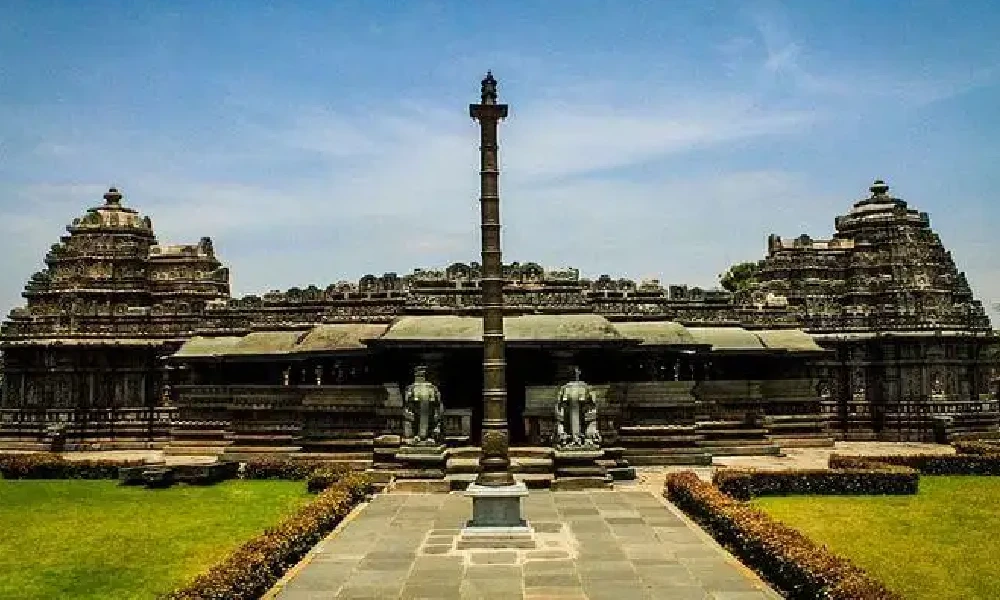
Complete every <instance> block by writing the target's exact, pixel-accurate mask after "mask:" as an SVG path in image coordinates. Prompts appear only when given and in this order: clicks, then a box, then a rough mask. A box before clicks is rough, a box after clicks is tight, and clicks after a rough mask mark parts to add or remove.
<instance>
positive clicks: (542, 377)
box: [507, 348, 555, 446]
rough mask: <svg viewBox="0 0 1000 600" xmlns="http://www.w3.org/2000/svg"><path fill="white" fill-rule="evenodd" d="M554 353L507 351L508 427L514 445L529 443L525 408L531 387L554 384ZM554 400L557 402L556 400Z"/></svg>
mask: <svg viewBox="0 0 1000 600" xmlns="http://www.w3.org/2000/svg"><path fill="white" fill-rule="evenodd" d="M554 368H555V367H554V366H553V361H552V356H551V354H550V353H548V352H545V351H542V350H539V349H537V348H515V349H510V348H508V350H507V426H508V428H509V429H510V444H511V445H512V446H517V445H521V446H523V445H525V444H528V442H529V441H528V435H527V433H528V432H527V424H526V423H525V409H526V407H527V398H526V394H525V392H526V390H525V388H527V387H528V386H538V385H552V384H553V381H552V374H553V372H554ZM553 400H554V399H553Z"/></svg>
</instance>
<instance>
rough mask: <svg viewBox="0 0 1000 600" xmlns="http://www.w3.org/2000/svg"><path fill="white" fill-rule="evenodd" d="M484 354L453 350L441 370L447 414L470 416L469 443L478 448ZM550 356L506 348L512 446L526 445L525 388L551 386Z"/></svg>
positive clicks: (440, 378) (508, 409)
mask: <svg viewBox="0 0 1000 600" xmlns="http://www.w3.org/2000/svg"><path fill="white" fill-rule="evenodd" d="M482 357H483V355H482V351H481V350H478V349H476V350H464V349H463V350H453V351H451V352H449V354H448V356H447V358H446V359H445V360H443V361H442V362H441V365H440V367H439V369H438V380H439V381H438V388H439V389H440V390H441V396H442V398H443V399H444V407H445V411H446V414H448V411H452V414H454V413H455V412H458V411H462V412H466V413H467V414H469V442H468V443H469V444H472V445H478V444H479V443H480V439H481V434H482V427H483V425H482V421H483V363H482V360H483V358H482ZM552 368H553V367H552V360H551V357H550V356H549V355H548V354H547V353H545V352H543V351H540V350H536V349H520V348H518V349H513V350H511V349H510V348H508V349H507V428H508V430H509V432H510V443H511V445H523V444H525V443H527V441H528V440H527V435H526V431H525V422H524V412H525V387H527V386H530V385H551V381H550V380H551V373H552Z"/></svg>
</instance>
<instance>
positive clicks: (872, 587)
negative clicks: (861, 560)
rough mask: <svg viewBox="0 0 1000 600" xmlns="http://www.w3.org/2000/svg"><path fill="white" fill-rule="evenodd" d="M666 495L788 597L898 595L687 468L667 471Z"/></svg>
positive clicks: (843, 599)
mask: <svg viewBox="0 0 1000 600" xmlns="http://www.w3.org/2000/svg"><path fill="white" fill-rule="evenodd" d="M665 493H666V496H667V498H668V499H669V500H670V501H671V502H673V503H674V504H676V505H677V506H678V507H679V508H680V509H681V510H683V511H684V512H685V513H687V514H688V515H689V516H690V517H691V518H692V519H694V520H695V521H697V522H698V523H699V524H701V526H702V527H704V528H705V529H707V530H708V531H709V533H711V534H712V536H713V537H714V538H715V539H716V540H717V541H719V542H720V543H721V544H723V545H724V546H726V547H727V548H729V549H730V550H731V551H732V552H733V553H734V554H736V555H737V556H738V557H739V558H740V559H741V560H742V561H743V562H745V563H746V564H747V565H749V566H750V567H752V568H754V569H755V570H756V571H757V572H758V573H760V574H761V576H762V577H764V578H765V579H767V580H768V581H770V582H771V583H772V584H773V585H775V586H776V587H778V588H779V589H780V590H782V591H783V592H784V593H785V594H786V595H787V596H788V597H790V598H827V599H831V600H889V599H897V598H899V596H898V595H896V594H894V593H893V592H891V591H889V590H888V589H886V588H885V586H883V585H882V584H881V583H880V582H879V581H878V580H876V579H874V578H873V577H872V576H870V575H869V574H868V573H866V572H865V571H863V570H862V569H861V568H859V567H857V566H856V565H854V564H853V563H851V562H850V561H848V560H847V559H845V558H842V557H840V556H837V555H835V554H833V553H831V552H830V551H829V550H827V549H826V548H825V547H824V546H818V545H817V544H815V543H814V542H812V541H811V540H810V539H809V538H807V537H805V536H804V535H802V534H801V533H799V532H798V531H796V530H795V529H792V528H791V527H788V526H787V525H784V524H782V523H780V522H778V521H775V520H774V519H772V518H771V517H769V516H768V515H767V514H766V513H764V512H763V511H761V510H759V509H756V508H754V507H752V506H750V505H749V504H747V503H744V502H740V501H737V500H734V499H732V498H730V497H729V496H727V495H725V494H723V493H722V492H721V491H720V490H719V489H718V488H716V487H715V486H713V485H711V484H709V483H706V482H703V481H701V480H700V479H698V476H697V475H695V474H694V473H692V472H691V471H685V472H682V473H671V474H669V475H667V481H666V490H665Z"/></svg>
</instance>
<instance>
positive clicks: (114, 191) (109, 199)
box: [104, 187, 122, 206]
mask: <svg viewBox="0 0 1000 600" xmlns="http://www.w3.org/2000/svg"><path fill="white" fill-rule="evenodd" d="M121 201H122V193H121V192H119V191H118V188H116V187H111V188H109V189H108V191H107V193H106V194H104V204H105V205H107V206H121Z"/></svg>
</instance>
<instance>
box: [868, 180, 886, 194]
mask: <svg viewBox="0 0 1000 600" xmlns="http://www.w3.org/2000/svg"><path fill="white" fill-rule="evenodd" d="M868 190H869V191H871V193H872V197H876V196H885V195H886V194H888V193H889V186H888V185H887V184H886V182H884V181H882V180H881V179H876V180H875V183H873V184H872V186H871V187H870V188H868Z"/></svg>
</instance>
